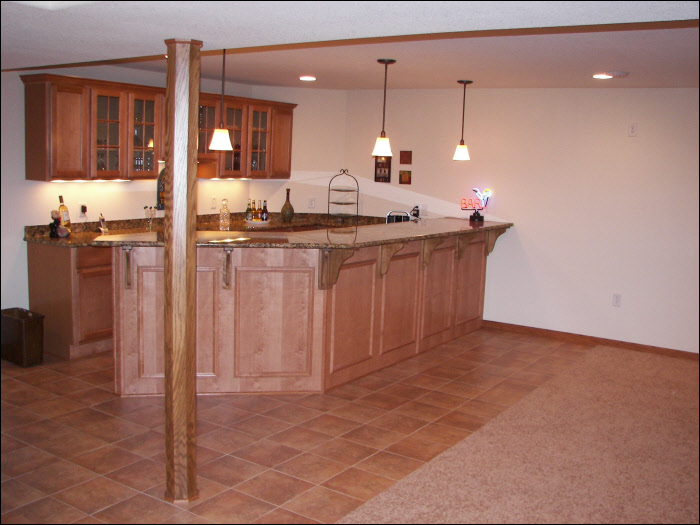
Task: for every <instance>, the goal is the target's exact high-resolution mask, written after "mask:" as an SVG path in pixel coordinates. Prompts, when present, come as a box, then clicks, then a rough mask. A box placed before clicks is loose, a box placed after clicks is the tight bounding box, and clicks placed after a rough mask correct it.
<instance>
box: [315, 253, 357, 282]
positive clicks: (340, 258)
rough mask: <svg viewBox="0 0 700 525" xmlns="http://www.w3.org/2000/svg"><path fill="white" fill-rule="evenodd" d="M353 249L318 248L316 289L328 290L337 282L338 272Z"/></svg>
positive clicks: (350, 255)
mask: <svg viewBox="0 0 700 525" xmlns="http://www.w3.org/2000/svg"><path fill="white" fill-rule="evenodd" d="M353 253H355V250H353V249H348V248H329V249H325V250H319V258H320V260H319V264H318V266H319V272H318V289H319V290H330V289H331V288H333V285H334V284H335V283H337V282H338V274H340V267H341V266H342V265H343V263H344V262H345V261H346V260H348V259H349V258H350V257H352V254H353Z"/></svg>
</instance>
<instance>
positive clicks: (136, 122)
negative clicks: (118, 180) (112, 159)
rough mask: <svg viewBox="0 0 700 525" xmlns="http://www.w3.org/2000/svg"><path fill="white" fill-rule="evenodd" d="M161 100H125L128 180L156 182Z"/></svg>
mask: <svg viewBox="0 0 700 525" xmlns="http://www.w3.org/2000/svg"><path fill="white" fill-rule="evenodd" d="M161 100H162V98H161V96H160V95H148V94H135V93H131V94H130V96H129V117H128V120H129V129H130V130H131V137H130V139H129V140H130V144H129V156H128V158H129V178H156V177H157V176H158V173H157V170H158V159H159V158H160V156H162V153H161V152H163V151H164V150H163V144H162V142H163V140H162V130H161V124H160V123H161V121H162V118H161V109H162V105H161Z"/></svg>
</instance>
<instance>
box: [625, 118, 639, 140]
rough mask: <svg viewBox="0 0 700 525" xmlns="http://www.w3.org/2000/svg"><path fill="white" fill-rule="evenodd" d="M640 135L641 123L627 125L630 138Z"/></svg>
mask: <svg viewBox="0 0 700 525" xmlns="http://www.w3.org/2000/svg"><path fill="white" fill-rule="evenodd" d="M638 134H639V123H638V122H630V123H629V124H628V125H627V136H628V137H636V136H637V135H638Z"/></svg>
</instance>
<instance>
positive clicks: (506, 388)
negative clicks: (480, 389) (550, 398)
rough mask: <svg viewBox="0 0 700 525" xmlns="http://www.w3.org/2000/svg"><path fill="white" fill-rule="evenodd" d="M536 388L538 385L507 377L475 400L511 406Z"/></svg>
mask: <svg viewBox="0 0 700 525" xmlns="http://www.w3.org/2000/svg"><path fill="white" fill-rule="evenodd" d="M536 388H537V385H531V384H529V383H522V382H520V381H512V380H510V379H506V380H504V381H503V382H501V383H499V384H498V385H496V386H495V387H493V388H491V389H489V390H487V391H486V392H484V393H483V394H481V395H480V396H478V397H476V399H475V401H484V402H486V403H493V404H496V405H505V406H511V405H514V404H515V403H517V402H518V401H520V400H521V399H522V398H524V397H525V396H526V395H528V394H529V393H530V392H532V391H533V390H535V389H536Z"/></svg>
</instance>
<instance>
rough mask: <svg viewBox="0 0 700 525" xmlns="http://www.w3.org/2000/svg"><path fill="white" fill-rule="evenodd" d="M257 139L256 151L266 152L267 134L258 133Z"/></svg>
mask: <svg viewBox="0 0 700 525" xmlns="http://www.w3.org/2000/svg"><path fill="white" fill-rule="evenodd" d="M259 135H260V137H259V138H258V149H259V150H260V151H267V133H262V132H261V133H259Z"/></svg>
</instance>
